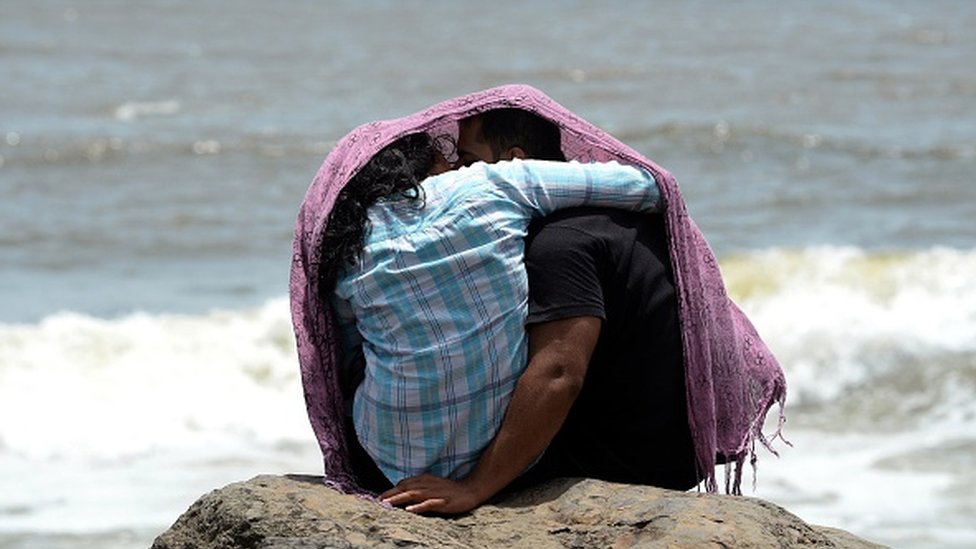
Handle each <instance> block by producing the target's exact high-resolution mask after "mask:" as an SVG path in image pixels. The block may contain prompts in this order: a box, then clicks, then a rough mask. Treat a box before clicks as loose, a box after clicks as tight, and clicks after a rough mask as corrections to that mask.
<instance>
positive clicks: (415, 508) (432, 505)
mask: <svg viewBox="0 0 976 549" xmlns="http://www.w3.org/2000/svg"><path fill="white" fill-rule="evenodd" d="M446 507H447V500H446V499H443V498H431V499H428V500H425V501H422V502H420V503H417V504H415V505H408V506H406V507H404V509H406V510H407V511H409V512H411V513H433V512H436V511H443V510H445V508H446Z"/></svg>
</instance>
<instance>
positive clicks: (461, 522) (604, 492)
mask: <svg viewBox="0 0 976 549" xmlns="http://www.w3.org/2000/svg"><path fill="white" fill-rule="evenodd" d="M702 546H711V547H737V548H739V547H791V548H792V547H855V548H868V547H881V546H880V545H876V544H873V543H870V542H868V541H865V540H863V539H860V538H857V537H855V536H853V535H852V534H849V533H847V532H844V531H842V530H837V529H833V528H824V527H820V526H812V525H809V524H807V523H805V522H803V521H802V520H800V519H799V518H797V517H796V516H794V515H792V514H790V513H789V512H787V511H786V510H785V509H783V508H781V507H778V506H776V505H773V504H771V503H768V502H766V501H763V500H761V499H755V498H749V497H733V496H724V495H714V494H701V493H694V492H675V491H671V490H662V489H659V488H651V487H648V486H632V485H626V484H613V483H608V482H601V481H596V480H578V479H565V480H559V481H554V482H551V483H548V484H545V485H543V486H539V487H537V488H533V489H530V490H526V491H524V492H520V493H516V494H513V495H510V496H508V497H505V498H503V499H501V500H499V501H497V502H494V503H492V504H490V505H484V506H482V507H480V508H478V509H476V510H475V511H473V512H471V513H470V514H467V515H462V516H459V517H455V518H439V517H424V516H418V515H414V514H411V513H408V512H406V511H402V510H399V509H391V508H388V507H384V506H382V505H380V504H377V503H376V502H374V501H370V500H367V499H365V498H362V497H357V496H349V495H343V494H340V493H338V492H336V491H335V490H332V489H331V488H328V487H326V486H325V485H323V484H322V478H321V477H312V476H298V475H287V476H258V477H255V478H253V479H251V480H249V481H246V482H238V483H234V484H230V485H228V486H226V487H224V488H221V489H219V490H214V491H213V492H211V493H209V494H207V495H205V496H203V497H201V498H200V499H199V500H197V502H196V503H194V504H193V505H192V506H191V507H190V508H189V509H188V510H187V511H186V512H185V513H183V515H182V516H181V517H180V518H179V519H178V520H177V521H176V523H175V524H173V526H172V527H171V528H170V529H169V530H167V531H166V532H164V533H163V534H162V535H160V536H159V537H158V538H156V541H155V543H153V549H210V548H213V549H218V548H282V549H284V548H295V549H298V548H303V549H311V548H320V547H321V548H324V547H388V548H394V547H438V548H440V547H465V548H469V547H505V548H509V549H513V548H520V547H526V548H533V549H535V548H546V547H552V548H557V547H560V548H561V547H580V548H590V547H613V548H623V547H702Z"/></svg>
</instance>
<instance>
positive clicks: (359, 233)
mask: <svg viewBox="0 0 976 549" xmlns="http://www.w3.org/2000/svg"><path fill="white" fill-rule="evenodd" d="M434 155H435V149H434V143H433V140H432V139H431V137H430V136H429V135H427V134H426V133H415V134H410V135H407V136H404V137H401V138H400V139H398V140H396V141H394V142H393V143H391V144H389V145H387V146H386V147H384V148H383V149H381V150H380V152H378V153H376V155H374V156H373V157H372V158H371V159H370V160H369V161H368V162H367V163H366V165H364V166H363V167H362V168H361V169H360V170H359V172H358V173H356V175H354V176H353V177H352V178H351V179H350V180H349V182H348V183H347V184H346V186H345V187H344V188H343V189H342V191H340V192H339V196H338V197H337V198H336V202H335V205H334V206H333V207H332V212H331V213H330V214H329V219H328V221H327V222H326V226H325V236H324V238H323V240H322V263H321V264H320V265H319V282H320V285H319V288H320V291H321V292H322V293H323V294H328V293H331V292H332V290H333V289H334V288H335V283H336V278H337V277H338V275H339V271H340V270H341V269H342V268H343V267H344V266H347V265H354V264H355V263H356V262H357V261H358V260H359V257H360V255H361V254H362V251H363V244H364V242H365V239H366V235H367V234H368V231H369V217H368V216H367V214H366V211H367V210H368V209H369V207H370V206H372V205H373V204H375V203H376V202H377V201H379V200H380V199H383V198H386V197H395V198H405V199H407V200H410V201H412V202H414V203H419V204H420V205H421V206H422V205H423V193H422V190H421V188H420V183H421V182H422V181H423V180H424V179H426V178H427V174H428V173H430V169H431V167H432V166H433V165H434V160H435V156H434Z"/></svg>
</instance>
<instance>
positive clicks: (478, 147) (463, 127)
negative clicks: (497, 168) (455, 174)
mask: <svg viewBox="0 0 976 549" xmlns="http://www.w3.org/2000/svg"><path fill="white" fill-rule="evenodd" d="M457 154H458V159H457V162H456V163H455V164H454V167H455V168H460V167H462V166H470V165H471V164H474V163H475V162H478V161H482V162H488V163H492V162H497V161H498V158H497V157H495V153H494V152H492V150H491V146H490V145H489V144H488V143H486V142H485V140H484V139H482V138H481V118H480V117H477V116H476V117H474V118H468V119H465V120H462V121H461V122H459V123H458V140H457Z"/></svg>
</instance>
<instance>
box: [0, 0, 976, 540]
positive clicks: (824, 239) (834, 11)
mask: <svg viewBox="0 0 976 549" xmlns="http://www.w3.org/2000/svg"><path fill="white" fill-rule="evenodd" d="M491 8H492V9H484V8H482V9H473V8H471V7H468V6H467V5H465V4H463V3H454V2H447V1H438V2H430V3H426V4H425V5H424V7H423V8H419V7H415V6H413V5H412V4H407V3H399V2H392V1H381V0H370V1H364V2H357V3H351V2H350V3H342V4H340V3H332V2H315V3H310V2H278V3H270V2H256V1H252V0H242V1H240V2H233V3H232V2H189V1H180V0H166V1H164V0H156V1H145V2H139V3H129V2H123V1H121V0H101V1H98V2H73V1H68V0H43V1H38V2H5V3H2V4H0V81H2V85H0V197H2V198H0V547H2V548H4V549H6V548H47V547H99V548H102V547H109V548H120V549H122V548H126V549H128V548H136V547H147V546H148V545H149V544H150V543H151V540H152V539H153V537H154V536H156V535H157V534H159V533H160V532H162V531H163V530H165V529H166V528H167V527H168V526H169V525H170V524H171V523H172V522H173V521H174V520H175V519H176V517H177V516H178V515H179V514H180V513H182V512H183V510H185V508H186V507H187V506H188V505H189V504H190V503H192V502H193V501H194V500H195V499H196V498H197V497H198V496H199V495H201V494H203V493H205V492H207V491H209V490H211V489H213V488H216V487H218V486H221V485H223V484H226V483H229V482H232V481H236V480H241V479H246V478H250V477H251V476H254V475H256V474H260V473H290V472H299V473H319V472H320V471H321V458H320V456H319V453H318V450H317V448H316V446H315V443H314V441H313V440H312V433H311V429H310V427H309V426H308V421H307V419H306V417H305V411H304V405H303V402H302V393H301V387H300V382H299V378H298V366H297V360H296V355H295V350H294V342H293V338H292V332H291V324H290V320H289V316H288V307H287V298H286V293H287V278H288V267H289V258H290V243H291V235H292V229H293V226H294V219H295V214H296V212H297V208H298V205H299V204H300V202H301V200H302V197H303V195H304V191H305V188H306V187H307V185H308V183H309V181H310V180H311V178H312V176H313V175H314V173H315V171H316V170H317V168H318V166H319V164H320V163H321V161H322V159H323V158H324V156H325V155H326V154H327V153H328V151H329V149H330V147H331V146H332V144H333V143H334V142H335V140H336V139H338V138H340V137H341V136H342V135H344V134H345V133H346V132H347V131H349V130H350V129H351V128H352V127H354V126H356V125H358V124H360V123H363V122H366V121H369V120H374V119H379V118H389V117H395V116H400V115H404V114H408V113H410V112H413V111H415V110H419V109H421V108H423V107H425V106H427V105H430V104H432V103H434V102H437V101H440V100H442V99H445V98H448V97H452V96H455V95H459V94H462V93H466V92H470V91H474V90H477V89H482V88H485V87H489V86H493V85H498V84H502V83H511V82H525V83H529V84H532V85H534V86H536V87H539V88H540V89H542V90H544V91H546V92H547V93H548V94H549V95H551V96H552V97H553V98H555V99H556V100H557V101H559V102H561V103H562V104H564V105H565V106H567V107H568V108H570V109H571V110H573V111H575V112H577V113H578V114H580V115H581V116H583V117H585V118H587V119H588V120H590V121H591V122H593V123H595V124H597V125H599V126H601V127H603V128H604V129H606V130H608V131H610V132H612V133H614V134H615V135H617V136H618V137H620V138H621V139H622V140H624V141H625V142H627V143H628V144H630V145H632V146H633V147H634V148H636V149H637V150H639V151H641V152H643V153H645V154H646V155H648V156H650V157H651V158H653V159H655V160H656V161H657V162H658V163H660V164H661V165H663V166H665V167H666V168H668V169H669V170H671V171H672V172H673V173H674V174H675V175H676V177H677V178H678V180H679V182H681V185H682V190H683V192H684V195H685V198H686V200H687V202H688V207H689V210H690V211H691V212H692V215H693V216H694V217H695V219H696V221H697V222H698V224H699V225H700V226H701V228H702V230H703V231H704V232H705V234H706V236H708V238H709V241H710V242H711V244H712V245H713V247H714V248H715V249H716V251H717V253H718V255H719V258H720V261H721V266H722V269H723V272H724V274H725V276H726V279H727V282H728V285H729V289H730V292H731V294H732V295H733V296H734V297H735V299H736V301H737V302H738V303H739V305H740V306H741V307H742V308H743V309H744V310H745V311H746V312H747V313H748V314H749V316H750V318H751V319H752V320H753V321H754V323H755V324H756V326H757V328H758V329H759V331H760V333H761V334H762V335H763V336H764V338H765V339H766V341H767V342H768V343H769V345H770V346H771V347H772V349H773V350H774V352H775V354H776V355H777V357H778V358H779V360H780V361H781V362H782V364H783V367H784V369H785V371H786V375H787V379H788V382H789V390H790V393H789V397H788V409H787V413H788V418H789V421H788V423H787V425H786V436H787V438H788V439H789V440H790V441H791V442H792V443H793V446H792V447H787V446H785V445H782V444H780V445H778V448H779V450H780V456H779V457H774V456H772V455H770V454H768V453H765V452H762V451H761V452H760V461H759V469H758V473H757V474H756V476H755V488H754V489H753V490H750V489H749V488H748V487H747V489H746V492H747V494H749V495H754V496H757V497H762V498H766V499H768V500H771V501H773V502H775V503H778V504H781V505H783V506H785V507H787V508H788V509H789V510H791V511H792V512H794V513H795V514H797V515H799V516H800V517H802V518H804V519H806V520H808V521H811V522H814V523H819V524H826V525H831V526H837V527H841V528H845V529H847V530H850V531H851V532H853V533H855V534H858V535H860V536H862V537H865V538H868V539H871V540H874V541H878V542H881V543H885V544H889V545H891V546H893V547H971V546H973V545H976V527H974V526H973V525H972V516H974V514H976V496H974V495H973V494H976V473H974V472H973V471H974V470H976V468H974V465H976V398H974V397H976V221H974V220H976V181H974V178H973V175H972V174H973V173H974V172H976V114H974V113H976V109H974V106H976V73H974V72H973V71H972V68H971V67H972V66H973V63H974V62H976V34H974V33H972V32H971V29H972V28H973V27H974V26H976V7H974V5H971V3H969V2H965V1H962V0H958V1H949V0H935V1H932V2H926V3H924V4H923V3H917V2H908V1H880V0H866V1H863V2H857V3H851V2H841V1H838V0H825V1H821V2H816V3H803V4H800V3H796V4H792V3H791V4H785V5H784V4H783V3H781V2H772V1H770V0H761V1H756V2H749V3H747V4H745V5H738V3H725V2H717V1H716V2H709V1H696V2H685V3H680V4H678V5H663V4H662V5H650V4H648V5H646V6H643V7H640V8H634V7H632V6H631V7H629V8H628V9H625V6H623V5H622V4H621V5H620V6H619V7H618V6H616V5H612V6H610V7H607V6H605V5H602V4H597V3H591V2H556V1H555V0H549V1H539V2H529V3H521V2H509V1H501V2H497V3H494V4H493V5H492V6H491ZM770 427H772V425H770ZM747 478H748V476H747ZM748 482H749V481H747V484H748Z"/></svg>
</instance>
